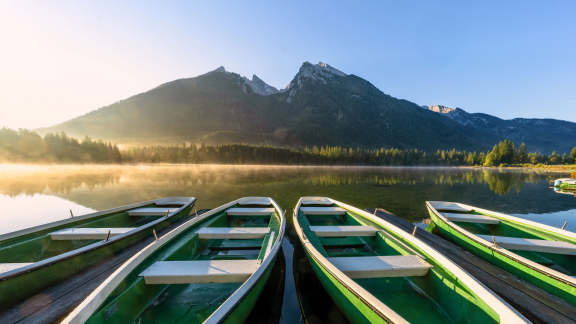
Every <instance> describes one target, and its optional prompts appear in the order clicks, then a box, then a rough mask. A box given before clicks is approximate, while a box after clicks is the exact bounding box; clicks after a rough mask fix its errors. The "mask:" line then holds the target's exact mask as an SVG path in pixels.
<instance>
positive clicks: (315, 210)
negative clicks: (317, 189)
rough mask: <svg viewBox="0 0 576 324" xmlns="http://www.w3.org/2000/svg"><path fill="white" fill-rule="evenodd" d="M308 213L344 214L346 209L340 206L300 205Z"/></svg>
mask: <svg viewBox="0 0 576 324" xmlns="http://www.w3.org/2000/svg"><path fill="white" fill-rule="evenodd" d="M300 210H301V211H302V212H303V213H304V214H306V215H344V214H346V210H345V209H343V208H340V207H300Z"/></svg>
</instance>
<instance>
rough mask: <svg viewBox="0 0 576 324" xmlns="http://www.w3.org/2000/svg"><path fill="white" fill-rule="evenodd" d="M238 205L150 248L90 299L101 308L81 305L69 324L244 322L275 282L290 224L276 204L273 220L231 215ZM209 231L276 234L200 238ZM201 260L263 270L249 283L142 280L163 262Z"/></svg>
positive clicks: (190, 224)
mask: <svg viewBox="0 0 576 324" xmlns="http://www.w3.org/2000/svg"><path fill="white" fill-rule="evenodd" d="M271 201H272V200H271ZM235 202H236V201H235ZM235 202H232V203H230V204H226V205H224V206H221V207H219V208H216V209H214V210H212V211H210V212H207V213H205V214H202V215H201V216H198V217H196V218H195V219H192V220H190V221H188V222H186V223H184V224H182V225H181V226H179V227H178V228H176V229H174V230H172V231H171V232H169V233H167V234H166V235H164V236H163V237H161V238H160V239H159V240H158V241H156V242H155V243H152V244H150V245H149V246H148V247H146V248H144V249H143V250H142V251H140V252H139V253H138V254H137V255H135V256H134V257H133V258H132V259H130V260H128V261H127V262H126V263H125V264H124V265H123V266H122V267H120V269H119V270H118V271H117V272H116V273H114V274H113V275H111V277H110V278H108V281H109V282H105V283H103V284H102V285H101V286H100V287H99V288H97V289H96V291H95V292H94V293H93V294H92V295H90V296H89V297H88V298H87V301H96V303H97V304H96V305H95V306H93V307H92V306H84V305H80V306H79V308H77V309H76V310H74V311H73V312H72V313H71V315H69V318H67V319H65V322H66V323H68V322H70V323H78V322H86V323H103V322H106V323H109V324H111V323H132V322H138V323H163V322H178V323H179V322H186V323H203V322H205V321H208V322H211V323H212V322H225V323H242V322H244V321H245V320H246V319H247V317H248V316H249V315H250V313H251V311H252V309H253V307H254V305H255V304H256V302H257V300H258V298H259V296H260V294H261V293H262V290H263V289H264V287H265V285H266V282H267V281H268V278H269V277H270V274H271V272H272V269H273V267H274V264H275V261H276V256H277V254H278V251H279V249H280V245H281V240H282V237H283V233H284V228H285V220H284V217H283V215H282V213H281V210H280V208H279V207H277V205H276V204H275V203H274V202H273V201H272V202H271V203H270V204H271V206H272V205H274V206H276V207H275V212H274V213H273V214H271V215H270V216H249V215H248V216H229V215H227V213H226V210H227V209H229V208H233V207H240V205H237V204H235ZM242 207H244V205H243V206H242ZM205 227H207V228H212V227H214V228H221V227H235V228H238V227H268V228H270V233H269V234H266V235H265V236H264V237H263V238H252V239H214V238H200V237H199V236H198V234H197V232H198V231H199V230H200V229H201V228H205ZM268 247H270V248H268ZM195 260H202V261H207V260H231V261H233V260H254V261H256V260H258V261H259V265H260V266H259V267H258V268H257V270H256V272H254V273H253V274H252V275H251V276H250V277H249V278H248V279H246V281H243V282H224V283H222V282H218V281H212V279H211V280H210V282H208V283H186V284H147V283H146V282H145V280H144V278H143V277H141V276H140V274H141V273H142V272H143V271H144V270H146V269H148V268H149V267H150V266H151V265H153V264H154V263H155V262H158V261H195ZM85 307H91V308H85Z"/></svg>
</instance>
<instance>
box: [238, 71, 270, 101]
mask: <svg viewBox="0 0 576 324" xmlns="http://www.w3.org/2000/svg"><path fill="white" fill-rule="evenodd" d="M243 79H244V82H245V84H246V85H248V86H249V87H250V89H252V91H253V92H254V93H257V94H259V95H261V96H269V95H272V94H275V93H278V92H279V91H278V89H276V88H274V87H273V86H271V85H269V84H267V83H266V82H264V80H262V79H260V78H259V77H258V76H257V75H256V74H254V75H252V79H248V78H246V77H243Z"/></svg>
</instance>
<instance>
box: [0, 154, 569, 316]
mask: <svg viewBox="0 0 576 324" xmlns="http://www.w3.org/2000/svg"><path fill="white" fill-rule="evenodd" d="M560 176H563V175H562V174H554V173H542V172H533V171H532V172H527V171H518V170H483V169H466V168H462V169H458V168H388V167H383V168H377V167H272V166H223V165H199V166H194V165H192V166H182V165H153V166H15V165H5V166H0V233H6V232H11V231H14V230H18V229H22V228H26V227H30V226H34V225H39V224H42V223H46V222H51V221H55V220H58V219H63V218H68V217H70V213H71V212H72V213H73V214H74V215H80V214H83V213H88V212H91V211H95V210H103V209H107V208H112V207H115V206H118V205H124V204H128V203H132V202H137V201H143V200H150V199H156V198H159V197H166V196H194V197H196V198H198V203H197V207H198V208H213V207H216V206H219V205H221V204H223V203H226V202H228V201H230V200H233V199H236V198H238V197H243V196H271V197H273V198H274V199H275V200H276V201H277V202H278V203H279V204H280V206H282V208H284V209H285V210H286V211H287V217H288V221H289V226H288V235H287V239H286V240H285V242H284V244H283V248H284V255H285V258H284V260H283V262H279V266H277V269H276V271H275V277H274V278H273V280H271V283H270V284H269V285H268V287H267V288H266V292H265V294H267V295H268V296H267V298H265V300H266V302H261V303H260V304H259V305H258V306H257V308H256V310H255V313H254V314H253V315H254V318H255V319H258V318H266V320H265V321H275V320H278V319H279V320H280V321H281V322H285V323H289V322H298V321H303V318H306V319H308V320H309V321H310V322H325V321H331V322H333V323H339V322H344V319H343V318H342V314H340V312H339V311H338V310H337V309H336V308H335V307H334V305H332V303H331V302H330V300H329V297H328V296H327V295H326V294H325V293H324V291H323V290H322V288H321V286H318V283H317V282H316V280H315V278H314V276H313V275H312V274H311V273H310V271H311V270H310V268H309V266H308V264H307V261H306V259H305V257H304V256H303V251H302V249H301V248H300V246H299V244H298V242H297V241H296V240H295V238H296V237H295V234H294V231H293V229H292V227H291V216H292V213H291V212H292V209H293V208H294V205H295V203H296V201H297V199H298V198H299V197H300V196H306V195H316V196H329V197H332V198H335V199H337V200H341V201H344V202H347V203H350V204H352V205H355V206H357V207H360V208H371V207H381V208H385V209H387V210H389V211H391V212H393V213H395V214H396V215H398V216H401V217H403V218H405V219H408V220H410V221H412V222H420V221H422V220H424V219H426V218H427V217H428V216H427V213H426V209H425V207H424V201H425V200H448V201H459V202H465V203H468V204H471V205H477V206H479V207H483V208H487V209H493V210H497V211H501V212H504V213H509V214H514V215H517V216H520V217H525V218H528V219H532V220H535V221H538V222H542V223H546V224H549V225H552V226H557V227H560V226H562V224H563V223H564V222H565V221H567V222H568V223H567V227H566V228H567V229H569V230H573V231H576V199H575V197H574V196H573V195H567V194H558V193H555V192H554V191H553V190H552V189H550V188H549V182H550V180H552V179H554V178H558V177H560ZM284 277H285V278H286V279H287V280H282V279H283V278H284ZM293 277H295V278H296V281H293V280H292V278H293ZM282 288H283V291H282ZM282 296H283V297H282ZM271 300H277V301H278V302H276V305H274V307H270V305H271V302H270V301H271ZM300 308H302V310H303V314H302V313H301V311H300ZM318 310H321V311H318Z"/></svg>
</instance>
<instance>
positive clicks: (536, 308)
mask: <svg viewBox="0 0 576 324" xmlns="http://www.w3.org/2000/svg"><path fill="white" fill-rule="evenodd" d="M367 211H368V212H370V213H373V214H375V215H376V216H378V217H380V218H382V219H384V220H386V221H388V222H390V223H392V224H394V225H396V226H398V227H400V228H402V229H403V230H405V231H407V232H409V233H414V235H415V236H416V237H418V238H419V239H420V240H422V241H424V242H425V243H426V244H428V245H430V246H431V247H432V248H434V249H436V250H438V251H439V252H440V253H443V254H444V255H446V257H448V258H449V259H450V260H452V261H454V262H455V263H456V264H457V265H459V266H460V267H462V268H463V269H464V270H466V271H467V272H468V273H470V274H471V275H472V276H474V277H475V278H476V279H478V280H479V281H480V282H482V283H483V284H484V285H485V286H486V287H488V288H490V289H491V290H492V291H494V292H495V293H496V294H498V295H499V296H500V297H501V298H503V299H504V300H506V302H508V303H509V304H510V305H511V306H513V307H514V308H516V309H517V310H518V311H519V312H520V313H522V315H524V316H526V318H528V319H529V320H530V321H532V322H534V323H576V307H575V306H573V305H571V304H569V303H567V302H566V301H564V300H562V299H561V298H559V297H556V296H554V295H551V294H549V293H548V292H546V291H544V290H542V289H540V288H538V287H536V286H534V285H532V284H530V283H528V282H526V281H524V280H521V279H519V278H518V277H516V276H514V275H512V274H511V273H509V272H507V271H504V270H502V269H501V268H499V267H497V266H495V265H493V264H491V263H489V262H488V261H485V260H484V259H481V258H480V257H477V256H475V255H473V254H472V253H470V252H468V251H467V250H465V249H463V248H461V247H460V246H458V245H456V244H454V243H452V242H450V241H448V240H446V239H444V238H442V237H440V236H438V235H435V234H432V233H429V232H426V231H425V230H423V229H422V228H419V227H417V226H416V225H413V224H411V223H410V222H408V221H406V220H404V219H402V218H400V217H398V216H396V215H394V214H393V213H391V212H389V211H387V210H385V209H382V208H370V209H367ZM415 227H416V230H415V229H414V228H415Z"/></svg>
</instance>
